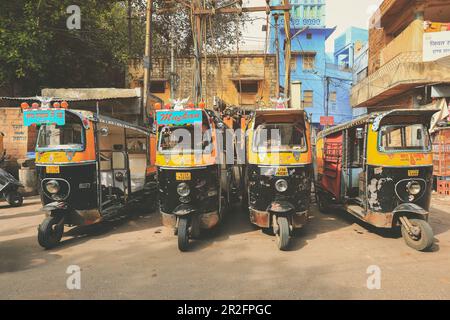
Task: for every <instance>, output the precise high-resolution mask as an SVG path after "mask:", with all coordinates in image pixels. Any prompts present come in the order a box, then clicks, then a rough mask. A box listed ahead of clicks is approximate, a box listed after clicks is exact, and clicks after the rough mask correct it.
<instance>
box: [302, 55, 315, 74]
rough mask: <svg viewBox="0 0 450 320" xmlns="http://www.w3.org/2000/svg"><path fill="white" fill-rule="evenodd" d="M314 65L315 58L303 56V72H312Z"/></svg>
mask: <svg viewBox="0 0 450 320" xmlns="http://www.w3.org/2000/svg"><path fill="white" fill-rule="evenodd" d="M315 64H316V57H315V56H313V55H304V56H303V69H304V70H313V69H314V67H315Z"/></svg>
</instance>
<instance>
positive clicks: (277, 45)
mask: <svg viewBox="0 0 450 320" xmlns="http://www.w3.org/2000/svg"><path fill="white" fill-rule="evenodd" d="M273 18H274V20H275V50H276V54H275V64H276V79H277V81H276V87H275V97H276V98H277V99H278V98H279V96H280V40H279V38H278V18H279V16H278V13H275V14H274V15H273Z"/></svg>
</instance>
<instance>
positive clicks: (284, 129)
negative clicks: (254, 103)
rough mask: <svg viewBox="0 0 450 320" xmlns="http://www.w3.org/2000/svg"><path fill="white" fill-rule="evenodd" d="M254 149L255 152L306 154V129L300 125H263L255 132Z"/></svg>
mask: <svg viewBox="0 0 450 320" xmlns="http://www.w3.org/2000/svg"><path fill="white" fill-rule="evenodd" d="M253 148H254V151H255V152H291V151H300V152H305V151H306V150H307V145H306V136H305V128H304V126H302V125H300V124H298V123H297V124H292V123H262V124H260V125H258V127H257V128H256V130H255V137H254V140H253Z"/></svg>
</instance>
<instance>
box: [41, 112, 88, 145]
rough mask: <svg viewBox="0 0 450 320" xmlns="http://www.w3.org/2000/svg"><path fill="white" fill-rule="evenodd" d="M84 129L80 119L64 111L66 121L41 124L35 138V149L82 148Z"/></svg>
mask: <svg viewBox="0 0 450 320" xmlns="http://www.w3.org/2000/svg"><path fill="white" fill-rule="evenodd" d="M84 136H85V130H84V127H83V124H82V122H81V119H80V118H78V117H77V116H75V115H72V114H70V113H67V112H66V123H65V124H64V125H63V126H59V125H56V124H46V125H41V127H40V129H39V135H38V139H37V147H36V150H37V151H46V150H70V151H82V150H83V149H84V141H85V139H84Z"/></svg>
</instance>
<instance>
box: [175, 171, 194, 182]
mask: <svg viewBox="0 0 450 320" xmlns="http://www.w3.org/2000/svg"><path fill="white" fill-rule="evenodd" d="M176 176H177V181H189V180H191V179H192V177H191V173H190V172H177V175H176Z"/></svg>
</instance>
